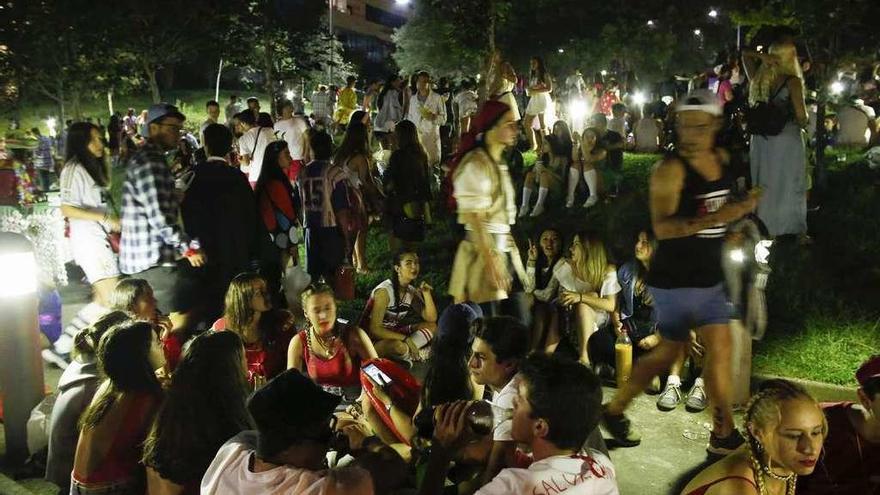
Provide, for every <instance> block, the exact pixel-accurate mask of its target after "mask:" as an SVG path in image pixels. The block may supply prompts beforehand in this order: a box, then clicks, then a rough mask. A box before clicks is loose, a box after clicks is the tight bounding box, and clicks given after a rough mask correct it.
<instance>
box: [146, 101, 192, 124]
mask: <svg viewBox="0 0 880 495" xmlns="http://www.w3.org/2000/svg"><path fill="white" fill-rule="evenodd" d="M163 117H175V118H178V119H180V120H186V117H185V116H184V115H183V114H182V113H180V110H178V109H177V107H175V106H174V105H171V104H169V103H154V104H152V105H150V108H149V109H148V110H147V123H148V124H152V123H153V122H155V121H157V120H159V119H161V118H163Z"/></svg>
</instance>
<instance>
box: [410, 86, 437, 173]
mask: <svg viewBox="0 0 880 495" xmlns="http://www.w3.org/2000/svg"><path fill="white" fill-rule="evenodd" d="M416 87H417V88H418V91H417V92H416V94H415V95H413V97H412V99H411V100H410V102H409V113H408V114H407V117H406V119H407V120H409V121H411V122H412V123H413V124H415V125H416V129H418V130H419V137H420V138H421V140H422V145H423V146H424V147H425V152H426V153H427V154H428V164H429V165H431V166H435V165H439V164H440V157H441V156H440V155H441V153H440V126H441V125H443V124H445V123H446V103H445V102H444V100H443V97H442V96H440V94H439V93H435V92H434V91H433V90H431V76H430V75H428V73H427V72H419V74H418V79H417V82H416Z"/></svg>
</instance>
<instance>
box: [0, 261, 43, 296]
mask: <svg viewBox="0 0 880 495" xmlns="http://www.w3.org/2000/svg"><path fill="white" fill-rule="evenodd" d="M0 273H2V274H3V275H2V276H0V298H3V297H15V296H23V295H25V294H33V293H35V292H36V291H37V262H36V260H34V253H11V254H3V255H0Z"/></svg>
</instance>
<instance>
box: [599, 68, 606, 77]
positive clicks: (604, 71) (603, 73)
mask: <svg viewBox="0 0 880 495" xmlns="http://www.w3.org/2000/svg"><path fill="white" fill-rule="evenodd" d="M599 74H602V75H603V76H607V75H608V71H607V70H605V69H602V70H601V71H600V72H599Z"/></svg>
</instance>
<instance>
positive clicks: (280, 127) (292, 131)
mask: <svg viewBox="0 0 880 495" xmlns="http://www.w3.org/2000/svg"><path fill="white" fill-rule="evenodd" d="M308 128H309V126H308V124H306V121H305V120H304V119H303V118H302V117H300V116H298V115H294V116H293V117H292V118H289V119H284V120H279V121H278V122H275V134H276V135H277V136H279V137H280V138H281V139H284V140H285V141H287V147H288V149H290V157H291V158H292V159H294V160H302V159H303V156H304V154H305V146H304V140H305V137H304V136H303V133H304V132H306V130H307V129H308Z"/></svg>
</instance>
